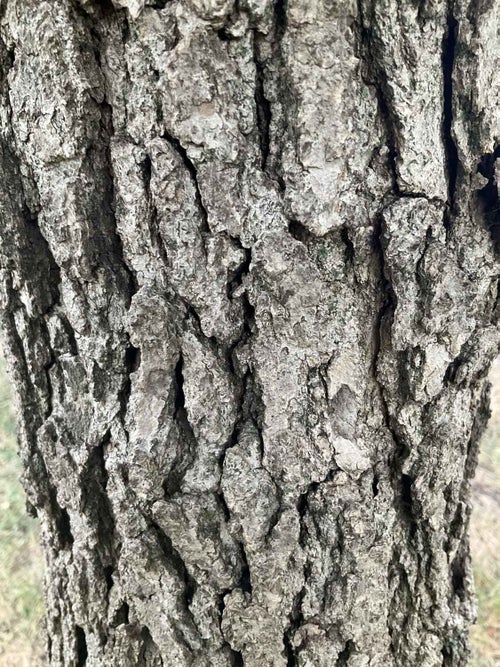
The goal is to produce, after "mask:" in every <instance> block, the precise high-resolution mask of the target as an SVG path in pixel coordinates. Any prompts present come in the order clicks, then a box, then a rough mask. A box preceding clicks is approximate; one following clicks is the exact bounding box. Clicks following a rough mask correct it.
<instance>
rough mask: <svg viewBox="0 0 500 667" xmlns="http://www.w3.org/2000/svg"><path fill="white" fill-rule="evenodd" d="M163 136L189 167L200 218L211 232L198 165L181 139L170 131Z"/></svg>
mask: <svg viewBox="0 0 500 667" xmlns="http://www.w3.org/2000/svg"><path fill="white" fill-rule="evenodd" d="M162 138H163V139H165V140H166V141H168V143H169V144H170V145H171V146H172V148H173V149H174V150H175V151H176V153H177V154H178V155H179V157H180V158H181V160H182V162H183V164H184V166H185V167H186V169H187V171H188V173H189V175H190V177H191V181H192V183H193V186H194V189H195V193H196V203H197V205H198V209H199V212H200V218H201V222H202V231H203V232H204V233H205V234H210V233H211V230H210V225H209V222H208V213H207V209H206V208H205V205H204V204H203V197H202V195H201V190H200V186H199V183H198V172H197V170H196V167H195V165H194V163H193V161H192V160H191V159H190V157H189V155H188V153H187V150H186V149H185V148H184V146H182V144H181V142H180V141H179V139H177V138H176V137H174V136H173V135H172V134H170V133H169V132H164V134H163V137H162Z"/></svg>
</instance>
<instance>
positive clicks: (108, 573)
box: [103, 565, 114, 593]
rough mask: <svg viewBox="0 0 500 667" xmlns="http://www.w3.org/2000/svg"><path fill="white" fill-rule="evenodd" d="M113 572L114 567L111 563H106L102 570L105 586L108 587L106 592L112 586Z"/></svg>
mask: <svg viewBox="0 0 500 667" xmlns="http://www.w3.org/2000/svg"><path fill="white" fill-rule="evenodd" d="M113 572H114V569H113V567H112V566H111V565H107V566H106V567H105V568H104V570H103V574H104V580H105V582H106V588H107V589H108V593H109V591H110V590H111V589H112V588H113Z"/></svg>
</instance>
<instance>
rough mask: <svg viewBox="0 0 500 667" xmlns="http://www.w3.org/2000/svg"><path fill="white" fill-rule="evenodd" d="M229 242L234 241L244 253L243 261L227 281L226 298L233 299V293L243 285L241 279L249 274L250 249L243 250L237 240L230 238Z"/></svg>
mask: <svg viewBox="0 0 500 667" xmlns="http://www.w3.org/2000/svg"><path fill="white" fill-rule="evenodd" d="M231 240H232V241H234V242H235V243H236V245H237V246H238V247H239V248H240V249H241V250H243V252H244V253H245V259H244V260H243V261H242V262H241V264H240V265H239V266H238V267H237V268H236V270H235V271H234V272H233V273H232V275H231V276H230V278H229V280H228V283H227V296H228V298H229V299H232V298H233V295H234V292H235V291H236V290H237V289H238V287H241V285H242V284H243V279H244V278H245V276H247V275H248V273H249V272H250V265H251V263H252V249H251V248H245V247H244V246H242V245H241V242H240V241H239V239H236V238H234V237H231Z"/></svg>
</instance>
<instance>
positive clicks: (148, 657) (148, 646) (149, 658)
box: [137, 625, 163, 667]
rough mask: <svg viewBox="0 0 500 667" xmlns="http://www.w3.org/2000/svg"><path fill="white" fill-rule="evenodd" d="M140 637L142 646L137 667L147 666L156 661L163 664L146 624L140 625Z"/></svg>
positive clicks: (154, 663)
mask: <svg viewBox="0 0 500 667" xmlns="http://www.w3.org/2000/svg"><path fill="white" fill-rule="evenodd" d="M140 637H141V640H142V646H141V650H140V652H139V655H138V659H137V665H138V667H149V666H150V665H152V664H153V665H156V664H158V662H159V663H160V665H163V659H162V657H161V655H160V651H159V649H158V646H157V645H156V643H155V641H154V639H153V638H152V637H151V633H150V631H149V628H148V627H147V626H146V625H143V626H142V628H141V634H140Z"/></svg>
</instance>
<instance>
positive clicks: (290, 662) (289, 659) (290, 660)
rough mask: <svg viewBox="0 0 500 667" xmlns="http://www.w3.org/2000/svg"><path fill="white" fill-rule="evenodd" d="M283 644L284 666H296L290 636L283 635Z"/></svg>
mask: <svg viewBox="0 0 500 667" xmlns="http://www.w3.org/2000/svg"><path fill="white" fill-rule="evenodd" d="M283 644H284V646H285V657H286V667H297V664H298V663H297V656H296V652H295V649H294V647H293V646H292V642H291V641H290V637H289V636H288V635H286V634H285V635H283Z"/></svg>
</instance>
